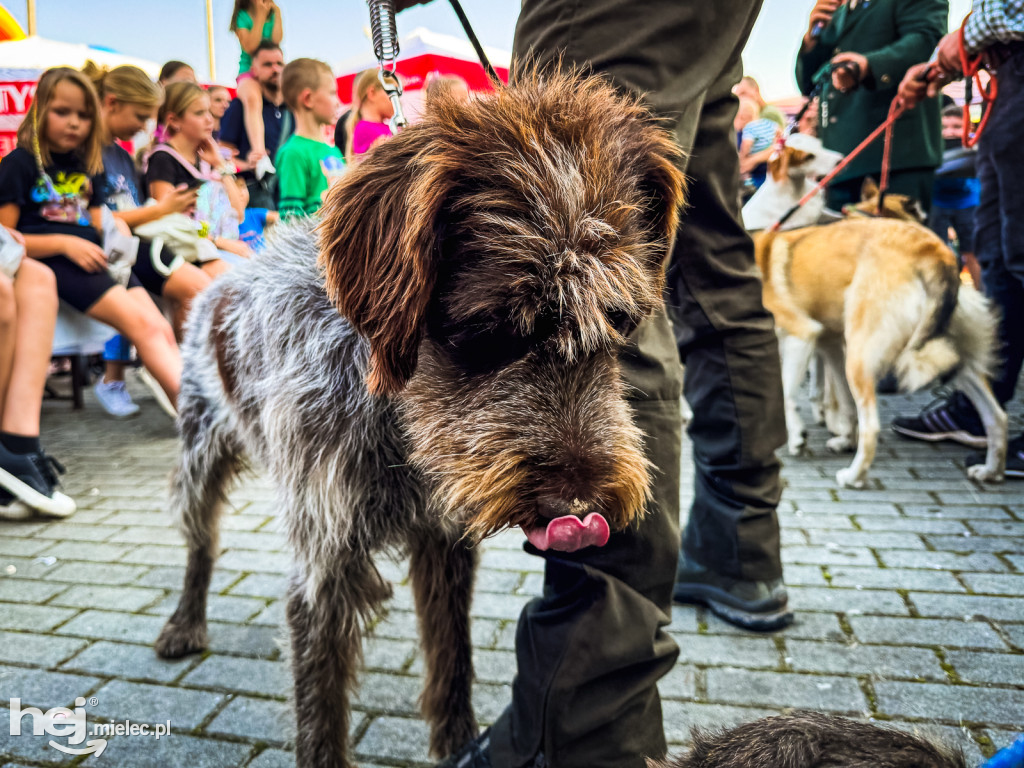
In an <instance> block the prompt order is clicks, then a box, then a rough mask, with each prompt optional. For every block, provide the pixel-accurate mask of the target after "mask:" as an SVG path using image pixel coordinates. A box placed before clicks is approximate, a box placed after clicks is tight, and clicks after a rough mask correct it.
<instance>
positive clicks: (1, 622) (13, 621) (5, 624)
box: [0, 603, 78, 632]
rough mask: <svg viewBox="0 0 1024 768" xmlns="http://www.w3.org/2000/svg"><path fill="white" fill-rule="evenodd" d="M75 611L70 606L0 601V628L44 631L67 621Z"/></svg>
mask: <svg viewBox="0 0 1024 768" xmlns="http://www.w3.org/2000/svg"><path fill="white" fill-rule="evenodd" d="M76 613H78V611H77V610H74V609H71V608H51V607H49V606H45V605H21V604H19V603H0V629H27V630H34V631H37V632H45V631H46V630H48V629H53V628H54V627H56V626H57V625H58V624H61V623H63V622H65V621H67V620H68V619H70V618H71V617H72V616H74V615H75V614H76Z"/></svg>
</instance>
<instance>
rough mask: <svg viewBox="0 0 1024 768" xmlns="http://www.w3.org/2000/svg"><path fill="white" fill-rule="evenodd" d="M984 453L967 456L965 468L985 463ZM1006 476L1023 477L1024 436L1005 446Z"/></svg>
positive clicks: (976, 452) (977, 452) (978, 452)
mask: <svg viewBox="0 0 1024 768" xmlns="http://www.w3.org/2000/svg"><path fill="white" fill-rule="evenodd" d="M985 458H986V455H985V451H975V452H973V453H969V454H967V457H966V458H965V459H964V466H965V467H973V466H975V465H977V464H984V463H985ZM1006 476H1007V477H1024V435H1021V436H1020V437H1017V438H1014V439H1013V440H1011V441H1010V442H1009V443H1007V444H1006Z"/></svg>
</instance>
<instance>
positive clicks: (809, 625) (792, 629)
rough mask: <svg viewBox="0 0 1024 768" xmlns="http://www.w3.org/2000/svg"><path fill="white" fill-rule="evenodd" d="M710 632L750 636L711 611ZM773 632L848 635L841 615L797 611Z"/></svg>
mask: <svg viewBox="0 0 1024 768" xmlns="http://www.w3.org/2000/svg"><path fill="white" fill-rule="evenodd" d="M705 615H706V618H707V625H708V634H709V635H711V636H712V637H714V636H717V635H741V636H743V637H750V632H749V631H748V630H745V629H740V628H739V627H734V626H733V625H732V624H729V623H728V622H726V621H723V620H722V619H720V618H718V617H717V616H715V615H714V614H712V613H711V612H710V611H709V612H707V613H706V614H705ZM773 634H776V635H780V636H782V637H787V638H788V637H794V638H805V639H816V640H819V639H825V640H833V641H842V640H843V639H845V637H846V635H845V634H844V633H843V629H842V626H840V624H839V617H838V616H836V615H835V614H832V613H807V612H805V611H796V612H795V616H794V621H793V623H792V624H790V625H789V626H788V627H786V628H785V629H781V630H779V631H777V632H774V633H773Z"/></svg>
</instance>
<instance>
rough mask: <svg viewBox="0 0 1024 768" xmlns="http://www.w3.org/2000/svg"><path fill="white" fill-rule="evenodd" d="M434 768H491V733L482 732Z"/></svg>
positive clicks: (487, 731) (488, 731)
mask: <svg viewBox="0 0 1024 768" xmlns="http://www.w3.org/2000/svg"><path fill="white" fill-rule="evenodd" d="M434 768H491V731H490V729H488V730H486V731H484V732H483V733H481V734H480V735H479V736H477V737H476V738H475V739H470V740H469V741H468V742H466V744H465V746H463V747H462V749H460V750H459V751H458V752H455V753H453V754H451V755H448V757H446V758H445V759H444V760H442V761H441V762H440V763H438V764H437V765H436V766H435V767H434Z"/></svg>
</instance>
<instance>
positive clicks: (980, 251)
mask: <svg viewBox="0 0 1024 768" xmlns="http://www.w3.org/2000/svg"><path fill="white" fill-rule="evenodd" d="M997 77H998V78H999V96H998V98H997V99H996V102H995V104H994V106H993V107H992V113H991V117H989V121H988V125H987V127H986V128H985V132H984V133H983V134H982V136H981V141H980V142H979V145H978V177H979V178H980V179H981V201H980V203H979V205H978V212H977V215H976V218H975V234H974V238H975V240H974V247H975V255H976V256H977V258H978V263H979V264H980V265H981V276H982V280H983V282H984V284H985V292H986V294H988V296H989V298H990V299H992V301H993V302H994V303H995V306H996V308H997V309H998V310H999V312H1000V313H1001V320H1000V323H999V334H1000V340H1001V342H1002V348H1001V350H1000V354H999V358H1000V360H1001V364H1000V368H999V370H998V372H997V373H996V376H995V378H994V379H993V381H992V390H993V392H994V394H995V396H996V399H998V400H999V402H1000V403H1004V404H1005V403H1006V402H1008V401H1009V400H1010V399H1011V398H1012V397H1013V392H1014V388H1015V387H1016V384H1017V379H1018V378H1019V377H1020V371H1021V364H1022V362H1024V186H1022V185H1021V182H1020V179H1021V174H1022V173H1024V121H1022V120H1021V115H1024V48H1020V49H1019V50H1017V51H1016V52H1015V53H1014V54H1013V55H1012V56H1011V57H1010V58H1009V59H1007V60H1006V61H1004V62H1003V63H1002V64H1001V65H1000V67H999V70H998V73H997Z"/></svg>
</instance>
